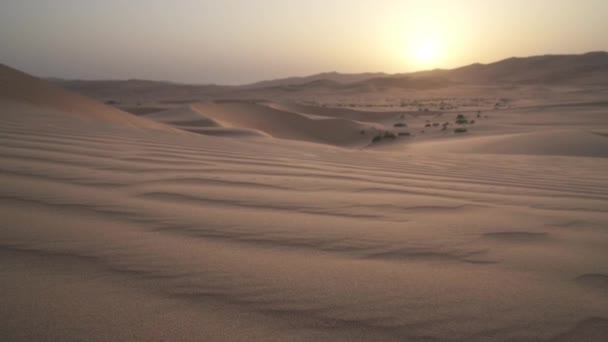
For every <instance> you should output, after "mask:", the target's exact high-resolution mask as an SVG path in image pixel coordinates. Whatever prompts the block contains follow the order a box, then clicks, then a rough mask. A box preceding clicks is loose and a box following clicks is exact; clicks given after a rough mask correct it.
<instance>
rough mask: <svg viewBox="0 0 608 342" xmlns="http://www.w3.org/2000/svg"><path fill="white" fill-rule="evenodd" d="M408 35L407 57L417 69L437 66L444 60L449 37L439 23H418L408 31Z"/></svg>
mask: <svg viewBox="0 0 608 342" xmlns="http://www.w3.org/2000/svg"><path fill="white" fill-rule="evenodd" d="M406 37H407V38H406V39H407V48H406V49H405V53H406V55H407V57H406V58H407V60H408V61H409V62H410V63H411V65H412V66H413V67H415V68H416V69H430V68H436V67H437V66H438V65H439V64H440V62H441V61H442V60H443V57H444V56H443V55H444V53H445V51H444V50H445V46H446V42H447V39H446V37H445V34H444V32H443V30H442V29H440V28H439V27H438V26H437V25H435V26H430V25H429V24H428V23H424V25H423V24H419V25H416V26H415V27H413V28H411V29H410V30H409V31H408V32H407V35H406Z"/></svg>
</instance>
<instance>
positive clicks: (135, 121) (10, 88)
mask: <svg viewBox="0 0 608 342" xmlns="http://www.w3.org/2000/svg"><path fill="white" fill-rule="evenodd" d="M0 101H3V102H10V103H11V104H15V103H16V104H26V105H28V106H33V107H40V108H44V109H47V111H48V109H52V110H55V111H59V112H63V113H69V114H72V115H75V116H78V117H79V118H83V119H92V120H98V121H103V122H106V123H111V124H118V125H122V126H130V127H142V128H152V129H162V130H173V129H171V128H170V127H168V126H166V125H160V124H158V123H155V122H152V121H149V120H145V119H141V118H138V117H136V116H134V115H131V114H129V113H125V112H122V111H120V110H118V109H116V108H113V107H110V106H106V105H104V104H102V103H99V102H97V101H95V100H93V99H89V98H87V97H84V96H82V95H78V94H75V93H71V92H68V91H66V90H63V89H61V88H59V87H56V86H53V85H51V84H49V83H47V82H45V81H43V80H40V79H38V78H35V77H32V76H29V75H27V74H25V73H22V72H20V71H17V70H15V69H12V68H9V67H7V66H5V65H2V64H0ZM0 110H2V111H3V112H4V111H6V110H7V107H6V105H4V106H3V107H2V108H0Z"/></svg>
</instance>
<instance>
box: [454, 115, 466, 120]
mask: <svg viewBox="0 0 608 342" xmlns="http://www.w3.org/2000/svg"><path fill="white" fill-rule="evenodd" d="M456 119H457V120H459V119H466V118H465V117H464V115H462V114H458V115H457V116H456Z"/></svg>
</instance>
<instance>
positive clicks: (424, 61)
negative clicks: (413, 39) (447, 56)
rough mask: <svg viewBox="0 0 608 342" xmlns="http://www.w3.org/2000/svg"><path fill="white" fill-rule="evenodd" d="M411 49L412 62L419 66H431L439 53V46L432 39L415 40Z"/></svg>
mask: <svg viewBox="0 0 608 342" xmlns="http://www.w3.org/2000/svg"><path fill="white" fill-rule="evenodd" d="M411 49H412V51H411V53H412V57H413V59H414V62H416V64H418V65H419V66H432V65H433V64H434V63H436V62H437V60H438V58H439V54H440V46H439V44H438V43H437V41H434V40H424V41H421V42H417V43H416V44H415V46H412V48H411Z"/></svg>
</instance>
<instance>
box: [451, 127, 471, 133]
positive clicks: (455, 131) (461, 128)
mask: <svg viewBox="0 0 608 342" xmlns="http://www.w3.org/2000/svg"><path fill="white" fill-rule="evenodd" d="M466 132H468V130H467V129H466V128H464V127H460V128H456V129H455V130H454V133H466Z"/></svg>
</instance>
